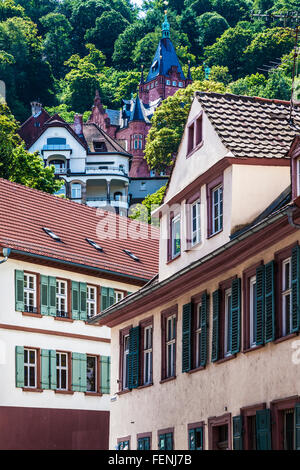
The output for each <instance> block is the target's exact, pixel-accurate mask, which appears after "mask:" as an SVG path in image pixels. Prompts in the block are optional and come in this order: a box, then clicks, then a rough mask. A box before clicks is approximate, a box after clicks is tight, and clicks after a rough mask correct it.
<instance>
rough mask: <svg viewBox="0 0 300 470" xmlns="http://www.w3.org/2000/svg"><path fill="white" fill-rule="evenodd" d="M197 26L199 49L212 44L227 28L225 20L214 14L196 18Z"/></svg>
mask: <svg viewBox="0 0 300 470" xmlns="http://www.w3.org/2000/svg"><path fill="white" fill-rule="evenodd" d="M197 24H198V29H199V33H200V34H199V45H200V46H201V47H206V46H209V45H211V44H213V43H214V42H215V41H216V39H217V38H218V37H220V36H222V34H223V33H224V31H226V29H228V28H229V24H228V22H227V20H225V18H223V16H221V15H219V13H216V12H208V13H203V15H201V16H199V18H197Z"/></svg>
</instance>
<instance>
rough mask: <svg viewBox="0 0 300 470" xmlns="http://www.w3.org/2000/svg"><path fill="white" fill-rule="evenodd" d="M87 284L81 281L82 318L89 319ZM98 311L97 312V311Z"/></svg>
mask: <svg viewBox="0 0 300 470" xmlns="http://www.w3.org/2000/svg"><path fill="white" fill-rule="evenodd" d="M86 299H87V285H86V283H85V282H81V283H80V320H84V321H86V320H87V300H86ZM96 313H97V312H96Z"/></svg>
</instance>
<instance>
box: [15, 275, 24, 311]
mask: <svg viewBox="0 0 300 470" xmlns="http://www.w3.org/2000/svg"><path fill="white" fill-rule="evenodd" d="M15 301H16V311H17V312H24V271H18V270H16V271H15Z"/></svg>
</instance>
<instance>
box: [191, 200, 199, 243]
mask: <svg viewBox="0 0 300 470" xmlns="http://www.w3.org/2000/svg"><path fill="white" fill-rule="evenodd" d="M200 209H201V206H200V201H199V200H198V201H196V202H194V203H193V204H192V205H191V245H192V246H194V245H197V244H198V243H200V241H201V219H200Z"/></svg>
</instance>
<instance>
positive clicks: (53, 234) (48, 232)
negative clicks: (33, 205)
mask: <svg viewBox="0 0 300 470" xmlns="http://www.w3.org/2000/svg"><path fill="white" fill-rule="evenodd" d="M43 230H44V232H46V233H47V235H49V237H51V238H52V239H53V240H55V241H56V242H61V239H60V237H59V236H58V235H56V234H55V233H54V232H52V230H50V229H49V228H45V227H43Z"/></svg>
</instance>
